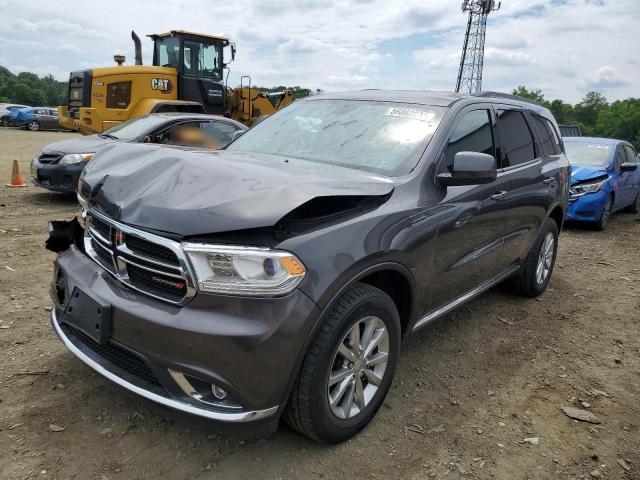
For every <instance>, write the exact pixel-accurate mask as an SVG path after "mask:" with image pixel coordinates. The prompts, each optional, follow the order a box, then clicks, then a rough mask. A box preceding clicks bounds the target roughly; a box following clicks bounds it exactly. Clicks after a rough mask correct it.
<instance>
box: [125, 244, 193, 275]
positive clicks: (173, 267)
mask: <svg viewBox="0 0 640 480" xmlns="http://www.w3.org/2000/svg"><path fill="white" fill-rule="evenodd" d="M116 248H117V250H118V252H120V253H122V254H123V255H129V256H130V257H133V258H137V259H138V260H142V261H143V262H148V263H153V264H154V265H158V266H159V267H164V268H170V269H171V270H176V271H178V272H182V270H181V269H180V267H179V266H178V265H173V264H171V263H165V262H161V261H160V260H155V259H153V258H149V257H147V256H146V255H140V254H139V253H136V252H134V251H133V250H131V249H130V248H129V247H127V245H126V240H125V243H124V244H122V245H118V246H117V247H116ZM120 258H123V257H120Z"/></svg>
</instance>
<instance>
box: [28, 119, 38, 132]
mask: <svg viewBox="0 0 640 480" xmlns="http://www.w3.org/2000/svg"><path fill="white" fill-rule="evenodd" d="M27 129H28V130H30V131H32V132H37V131H38V130H40V123H38V122H37V121H36V120H33V121H31V122H29V123H28V124H27Z"/></svg>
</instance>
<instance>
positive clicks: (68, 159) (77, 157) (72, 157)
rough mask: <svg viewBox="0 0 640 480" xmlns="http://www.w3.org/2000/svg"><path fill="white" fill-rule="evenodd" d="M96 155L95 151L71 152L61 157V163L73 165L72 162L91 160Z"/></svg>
mask: <svg viewBox="0 0 640 480" xmlns="http://www.w3.org/2000/svg"><path fill="white" fill-rule="evenodd" d="M94 155H95V154H93V153H70V154H69V155H65V156H64V157H62V158H61V159H60V162H59V165H71V164H72V163H78V162H84V161H86V160H91V159H92V158H93V156H94Z"/></svg>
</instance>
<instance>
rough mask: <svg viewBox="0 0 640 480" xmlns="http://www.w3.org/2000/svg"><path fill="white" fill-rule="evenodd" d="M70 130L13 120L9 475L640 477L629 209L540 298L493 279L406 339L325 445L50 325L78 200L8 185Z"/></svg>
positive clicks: (3, 172) (6, 285)
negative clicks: (35, 127)
mask: <svg viewBox="0 0 640 480" xmlns="http://www.w3.org/2000/svg"><path fill="white" fill-rule="evenodd" d="M73 135H75V134H72V133H57V132H35V133H32V132H26V131H20V130H15V129H0V145H1V146H2V148H0V182H1V183H0V478H2V479H24V478H36V477H37V478H40V479H46V478H51V479H53V478H56V479H69V478H77V479H97V480H105V479H113V480H116V479H156V478H166V479H235V478H255V479H258V478H265V479H280V478H282V479H290V478H291V479H293V478H304V479H314V478H353V479H356V478H357V479H360V478H370V479H384V478H390V477H392V476H393V477H395V478H402V479H429V478H447V479H459V478H460V479H462V478H464V479H466V478H478V479H486V478H496V479H506V480H515V479H555V478H558V479H577V478H583V479H587V478H608V479H627V480H629V479H635V480H638V479H640V358H639V357H640V289H638V284H639V282H640V254H639V253H638V238H639V234H640V222H638V221H636V219H635V217H634V216H633V215H629V214H619V215H616V216H615V217H614V218H613V220H612V222H611V224H610V226H609V229H608V230H607V231H606V232H595V231H592V230H587V229H578V228H575V227H574V228H571V229H565V230H564V231H563V232H562V234H561V238H560V247H559V257H558V262H557V265H556V271H555V273H554V276H553V279H552V280H551V284H550V287H549V289H548V290H547V292H546V293H545V294H544V295H542V296H541V297H540V298H538V299H535V300H527V299H522V298H519V297H516V296H513V295H511V294H509V293H507V292H503V291H501V290H499V289H496V290H493V291H491V292H489V293H487V294H485V295H484V296H482V297H481V298H479V299H477V300H475V301H473V302H471V303H469V304H467V305H466V306H464V307H462V308H460V309H458V310H457V311H455V312H454V313H452V314H451V315H448V316H446V317H444V318H442V319H441V320H439V321H438V322H435V323H434V324H433V325H432V326H430V327H427V328H426V329H423V330H422V331H420V332H419V333H417V334H415V335H413V336H411V337H410V338H408V339H407V340H406V342H405V343H404V345H403V353H402V357H401V359H400V364H399V367H398V373H397V378H396V381H395V383H394V385H393V387H392V389H391V392H390V394H389V396H388V398H387V400H386V402H385V404H384V406H383V407H382V408H381V410H380V412H379V414H378V416H377V418H376V419H375V420H374V421H373V423H372V424H371V425H370V426H369V427H368V428H367V429H366V430H364V431H363V432H362V434H361V435H359V436H358V437H357V438H355V439H353V440H351V441H349V442H346V443H344V444H342V445H338V446H324V445H318V444H315V443H312V442H310V441H307V440H306V439H304V438H303V437H301V436H299V435H297V434H295V433H294V432H292V431H290V430H289V429H288V428H287V427H286V426H284V425H282V426H281V427H280V430H279V431H278V432H277V433H276V434H275V435H274V436H272V437H271V438H267V439H260V440H247V441H243V440H240V439H238V438H236V437H233V436H220V435H218V434H215V433H212V432H213V431H214V428H213V427H212V426H211V425H209V424H207V423H205V422H202V421H199V420H196V419H194V418H189V417H186V416H181V415H174V414H170V413H169V412H167V411H166V410H164V409H162V408H160V407H157V406H155V405H152V404H150V403H148V402H146V401H143V400H141V399H139V398H137V397H135V396H133V395H131V394H128V393H127V392H125V391H123V390H121V389H119V388H118V387H115V386H114V385H112V384H111V383H110V382H108V381H107V380H105V379H103V378H102V377H100V376H99V375H97V374H95V373H93V372H92V371H91V370H90V369H89V368H87V367H85V366H84V364H82V363H81V362H80V361H79V360H77V359H76V358H74V357H73V355H72V354H70V353H69V352H68V351H66V350H65V348H64V347H63V346H62V344H61V343H60V341H59V340H58V339H57V338H56V337H55V335H54V333H53V332H52V330H51V328H50V325H49V319H48V317H49V310H50V307H51V302H50V300H49V297H48V288H49V282H50V277H51V275H52V268H51V261H52V259H53V254H52V253H50V252H48V251H46V250H45V249H44V248H43V244H44V240H45V238H46V237H47V220H50V219H70V218H72V216H73V214H74V212H75V209H76V206H75V200H74V198H73V197H65V196H61V195H57V194H53V193H48V192H46V191H44V190H41V189H38V188H36V187H34V186H33V185H30V186H29V187H28V188H23V189H8V188H6V187H5V186H4V184H5V183H6V182H7V181H8V180H9V176H10V169H11V162H12V161H13V160H14V159H17V160H18V161H19V162H20V166H21V169H22V173H23V175H25V176H28V173H29V169H28V167H29V161H30V159H31V158H32V157H33V156H34V155H35V154H36V153H37V152H38V151H39V149H40V148H42V146H44V145H45V144H47V143H50V142H52V141H55V140H57V139H62V138H68V137H71V136H73ZM26 373H31V374H26ZM33 373H39V374H38V375H35V374H33ZM594 389H595V390H597V391H600V392H601V393H600V394H598V393H597V392H594ZM562 406H573V407H577V408H581V409H584V410H588V411H590V412H592V413H593V414H594V415H595V416H596V417H597V418H598V420H599V421H600V422H601V423H599V424H591V423H585V422H578V421H575V420H571V419H570V418H568V417H567V416H566V415H565V413H563V411H562V410H561V407H562ZM525 439H529V440H525ZM536 439H537V440H536Z"/></svg>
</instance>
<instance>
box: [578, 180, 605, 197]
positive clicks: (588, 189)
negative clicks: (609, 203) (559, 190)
mask: <svg viewBox="0 0 640 480" xmlns="http://www.w3.org/2000/svg"><path fill="white" fill-rule="evenodd" d="M606 181H607V179H606V178H605V179H604V180H598V181H597V182H593V183H581V184H579V185H574V186H573V187H571V193H572V194H574V195H585V194H587V193H596V192H597V191H598V190H600V189H601V188H602V186H603V185H604V184H605V182H606Z"/></svg>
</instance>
